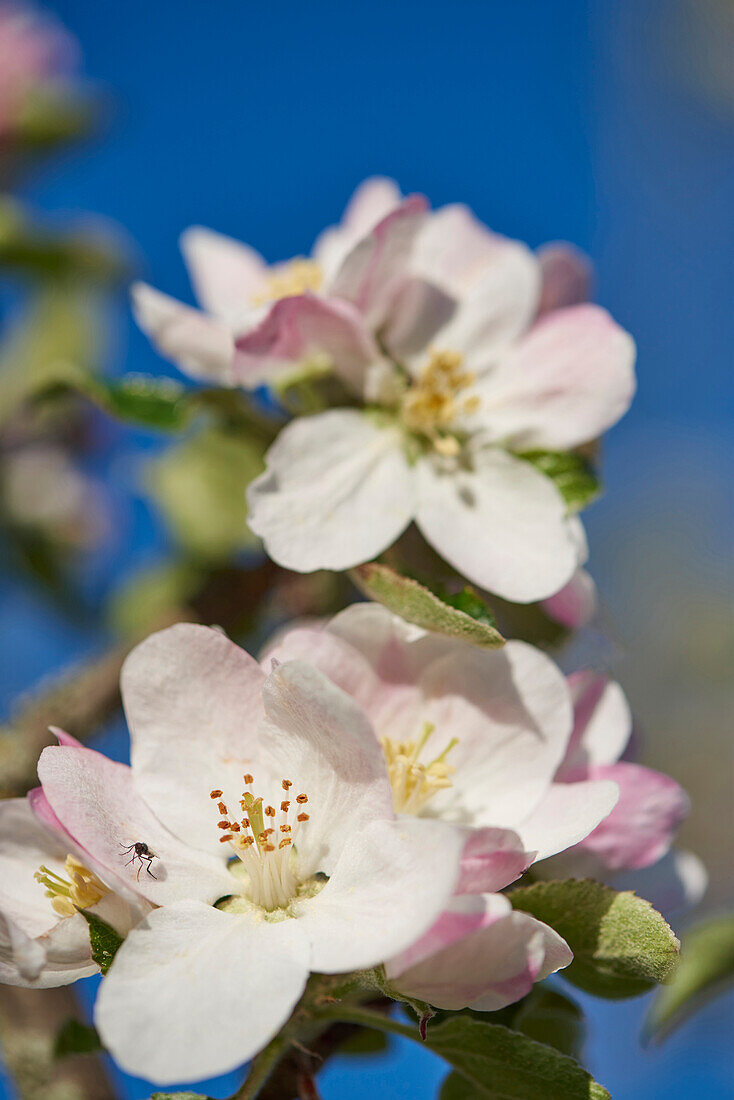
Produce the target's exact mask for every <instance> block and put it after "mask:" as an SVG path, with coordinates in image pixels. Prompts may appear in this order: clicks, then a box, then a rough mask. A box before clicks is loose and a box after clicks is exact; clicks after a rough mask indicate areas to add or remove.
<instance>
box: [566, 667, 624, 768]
mask: <svg viewBox="0 0 734 1100" xmlns="http://www.w3.org/2000/svg"><path fill="white" fill-rule="evenodd" d="M568 686H569V688H570V690H571V697H572V699H573V706H574V730H573V735H572V738H571V742H570V745H569V751H568V754H567V756H566V759H565V760H564V762H563V769H564V771H568V770H569V769H571V768H574V767H577V766H587V765H595V764H616V762H617V760H619V758H620V756H621V755H622V753H623V752H624V750H625V748H626V747H627V742H628V741H629V739H630V735H631V733H632V712H631V711H630V707H629V703H628V702H627V699H626V697H625V694H624V692H623V691H622V689H621V687H620V686H619V684H617V683H615V682H614V681H613V680H608V679H607V677H606V676H601V675H599V674H598V673H595V672H591V671H585V672H574V673H573V674H572V675H571V676H569V677H568Z"/></svg>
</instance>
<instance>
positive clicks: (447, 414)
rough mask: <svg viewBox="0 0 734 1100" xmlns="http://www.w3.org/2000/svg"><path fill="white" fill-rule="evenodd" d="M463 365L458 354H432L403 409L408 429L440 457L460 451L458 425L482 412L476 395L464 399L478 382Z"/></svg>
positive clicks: (444, 352)
mask: <svg viewBox="0 0 734 1100" xmlns="http://www.w3.org/2000/svg"><path fill="white" fill-rule="evenodd" d="M463 363H464V358H463V356H462V355H461V354H460V352H458V351H435V350H434V351H431V353H430V358H429V360H428V363H427V364H426V366H425V367H424V368H423V370H422V371H421V373H420V375H419V376H418V378H417V380H416V381H415V382H414V383H413V385H412V386H410V388H409V389H408V390H407V392H406V393H405V396H404V397H403V401H402V406H401V415H402V419H403V423H404V424H405V426H406V427H407V428H409V429H410V430H411V431H413V432H417V433H418V434H420V435H423V436H425V437H426V438H427V439H428V440H429V441H430V442H431V444H432V446H433V447H434V449H435V450H436V451H437V452H438V453H439V454H440V455H444V456H447V457H453V456H455V455H457V454H458V453H459V451H460V450H461V444H460V442H459V439H458V438H457V436H456V435H455V434H452V429H454V428H455V426H456V421H457V420H458V418H459V417H460V416H467V415H470V414H471V413H475V412H476V411H477V409H478V408H479V397H478V396H477V395H476V394H470V395H464V396H462V394H463V393H464V391H465V390H467V389H470V388H471V387H472V386H473V385H474V383H475V382H476V376H475V375H474V374H473V372H472V371H467V370H464V366H463Z"/></svg>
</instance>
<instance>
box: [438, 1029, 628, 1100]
mask: <svg viewBox="0 0 734 1100" xmlns="http://www.w3.org/2000/svg"><path fill="white" fill-rule="evenodd" d="M426 1046H428V1047H429V1048H430V1049H431V1050H432V1051H433V1052H434V1054H438V1055H440V1056H441V1057H442V1058H444V1059H445V1060H446V1061H447V1062H449V1063H450V1064H451V1065H452V1066H453V1067H454V1068H455V1069H456V1070H458V1071H459V1073H460V1074H461V1076H462V1077H463V1078H465V1079H466V1080H467V1081H468V1082H469V1083H470V1085H471V1086H472V1087H473V1088H474V1089H475V1091H476V1095H477V1096H481V1097H492V1098H493V1100H538V1097H543V1100H574V1098H576V1097H578V1098H579V1100H580V1098H582V1097H583V1098H585V1100H608V1098H609V1093H608V1092H607V1090H606V1089H605V1088H603V1087H602V1086H601V1085H599V1084H597V1083H596V1082H595V1081H594V1080H593V1078H592V1077H591V1076H590V1075H589V1074H588V1073H587V1072H586V1070H585V1069H583V1068H582V1067H581V1066H580V1065H579V1064H578V1063H577V1062H575V1061H574V1060H573V1059H572V1058H569V1057H567V1055H565V1054H561V1053H560V1052H559V1051H557V1050H555V1049H554V1048H553V1047H549V1046H545V1045H544V1044H543V1043H538V1042H536V1041H535V1040H534V1039H529V1038H527V1036H525V1035H521V1034H520V1033H519V1032H517V1031H510V1030H509V1028H505V1027H501V1026H499V1025H498V1024H489V1023H486V1024H485V1023H480V1022H479V1021H478V1020H470V1019H467V1018H465V1017H456V1018H455V1019H453V1020H447V1021H446V1023H444V1024H441V1025H440V1026H439V1027H436V1028H431V1027H429V1029H428V1036H427V1039H426ZM452 1077H455V1075H454V1074H451V1076H450V1077H449V1079H448V1081H449V1082H450V1083H447V1084H445V1085H444V1089H445V1088H446V1087H448V1089H449V1091H448V1092H445V1091H444V1090H442V1092H441V1098H442V1100H446V1096H449V1097H451V1096H453V1097H455V1098H457V1100H458V1097H459V1096H460V1095H461V1093H460V1092H459V1091H457V1089H456V1082H455V1081H454V1082H452V1081H451V1078H452ZM463 1095H464V1096H466V1092H464V1094H463Z"/></svg>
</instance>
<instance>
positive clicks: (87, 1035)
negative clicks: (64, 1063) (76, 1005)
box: [54, 1020, 102, 1058]
mask: <svg viewBox="0 0 734 1100" xmlns="http://www.w3.org/2000/svg"><path fill="white" fill-rule="evenodd" d="M101 1049H102V1044H101V1043H100V1041H99V1035H98V1034H97V1030H96V1028H93V1027H91V1026H90V1025H89V1024H82V1023H80V1022H79V1020H67V1021H66V1023H65V1024H64V1025H63V1027H62V1028H61V1030H60V1031H59V1033H58V1035H57V1036H56V1042H55V1044H54V1058H65V1057H66V1055H67V1054H94V1053H95V1052H96V1051H98V1050H101Z"/></svg>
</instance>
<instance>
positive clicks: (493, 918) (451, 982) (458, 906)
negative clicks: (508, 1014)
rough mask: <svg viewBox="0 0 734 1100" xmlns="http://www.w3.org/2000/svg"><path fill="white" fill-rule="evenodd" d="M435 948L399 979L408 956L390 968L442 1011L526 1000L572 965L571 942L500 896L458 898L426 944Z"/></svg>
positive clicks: (395, 979) (400, 983) (408, 989)
mask: <svg viewBox="0 0 734 1100" xmlns="http://www.w3.org/2000/svg"><path fill="white" fill-rule="evenodd" d="M431 939H433V941H434V947H435V950H434V951H433V952H432V953H430V954H428V953H426V954H424V956H423V958H422V959H421V960H420V961H417V962H415V963H413V964H412V965H411V966H409V967H408V968H407V969H406V970H404V971H403V973H402V974H400V975H399V976H395V974H396V969H397V967H400V968H401V969H402V967H404V965H405V962H404V960H405V958H406V956H403V957H402V958H401V959H400V960H397V966H396V961H393V962H390V963H389V964H388V967H387V973H388V977H390V978H391V980H392V984H393V985H394V986H395V987H396V988H397V989H398V990H400V992H402V993H405V994H407V995H409V996H412V997H417V998H418V999H420V1000H425V1001H428V1003H429V1004H432V1005H434V1006H435V1007H437V1008H444V1009H453V1010H456V1009H461V1008H466V1007H467V1006H469V1005H471V1006H472V1007H473V1008H477V1009H479V1010H481V1011H496V1010H497V1009H499V1008H503V1007H504V1006H505V1005H508V1004H512V1003H513V1002H514V1001H517V1000H520V998H521V997H524V996H525V995H526V994H527V993H529V992H530V990H531V989H532V987H533V984H534V983H535V982H536V981H539V980H541V978H543V977H545V976H546V975H547V974H548V973H552V972H553V971H555V970H558V969H560V968H561V967H563V966H567V965H568V964H569V962H571V959H572V955H571V952H570V950H569V948H568V946H567V944H566V943H565V942H564V941H563V940H562V939H561V938H560V936H558V935H557V934H556V933H555V932H554V931H553V930H552V929H551V928H548V926H547V925H544V924H542V923H541V922H540V921H537V920H535V919H534V918H533V917H530V916H528V915H527V914H525V913H519V912H512V911H511V910H510V905H509V902H507V899H506V898H504V897H502V896H498V895H485V896H483V897H463V898H455V899H454V901H453V902H452V904H451V907H450V909H449V911H447V912H446V913H444V914H443V916H442V917H441V918H440V920H439V922H437V925H436V926H434V928H433V929H431V931H430V932H429V933H428V936H427V937H424V940H423V949H424V951H425V948H427V947H429V945H430V940H431Z"/></svg>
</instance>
